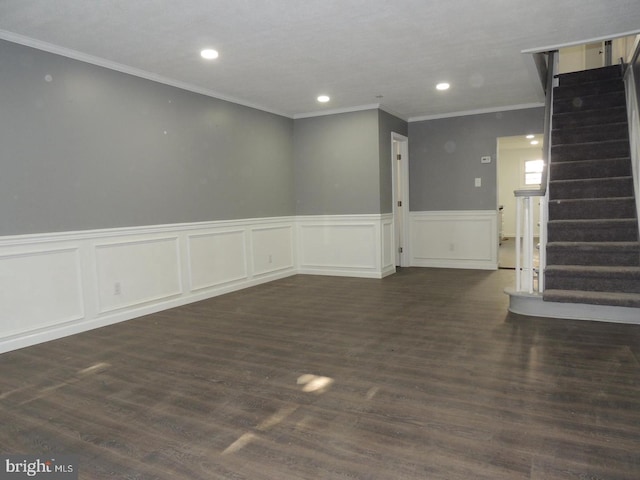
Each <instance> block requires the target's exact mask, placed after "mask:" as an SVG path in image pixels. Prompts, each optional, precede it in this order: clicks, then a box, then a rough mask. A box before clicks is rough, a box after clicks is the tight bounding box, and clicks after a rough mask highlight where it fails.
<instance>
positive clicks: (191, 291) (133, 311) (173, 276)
mask: <svg viewBox="0 0 640 480" xmlns="http://www.w3.org/2000/svg"><path fill="white" fill-rule="evenodd" d="M409 221H410V231H411V237H410V252H411V265H413V266H423V267H448V268H481V269H495V268H497V245H498V240H497V212H494V211H463V212H459V211H458V212H413V213H411V214H410V217H409ZM394 248H395V247H394V230H393V215H392V214H382V215H379V214H373V215H314V216H299V217H276V218H261V219H243V220H231V221H219V222H199V223H189V224H177V225H155V226H143V227H133V228H118V229H105V230H91V231H82V232H59V233H51V234H36V235H19V236H12V237H2V238H0V352H4V351H8V350H13V349H16V348H21V347H25V346H28V345H33V344H35V343H40V342H43V341H47V340H53V339H56V338H60V337H63V336H66V335H71V334H74V333H79V332H82V331H86V330H90V329H92V328H97V327H102V326H106V325H110V324H113V323H116V322H121V321H124V320H129V319H132V318H135V317H138V316H141V315H146V314H150V313H154V312H157V311H160V310H165V309H167V308H172V307H176V306H180V305H184V304H187V303H191V302H195V301H199V300H204V299H206V298H210V297H214V296H216V295H221V294H223V293H228V292H232V291H234V290H239V289H242V288H246V287H249V286H253V285H257V284H260V283H265V282H269V281H272V280H276V279H279V278H284V277H287V276H290V275H294V274H296V273H301V274H314V275H336V276H353V277H366V278H383V277H385V276H387V275H390V274H392V273H394V272H395V253H394Z"/></svg>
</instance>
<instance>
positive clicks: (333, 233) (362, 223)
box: [297, 215, 395, 278]
mask: <svg viewBox="0 0 640 480" xmlns="http://www.w3.org/2000/svg"><path fill="white" fill-rule="evenodd" d="M390 221H392V220H391V216H390V215H323V216H309V217H298V222H297V223H298V248H297V251H298V269H299V272H300V273H309V274H320V275H343V276H354V277H371V278H381V277H383V276H385V275H388V274H390V273H393V272H394V271H395V266H394V265H393V261H394V259H393V258H392V259H391V261H389V258H388V257H386V258H385V257H384V256H385V255H387V256H388V255H389V251H388V250H389V249H391V250H392V249H393V246H392V245H393V240H392V239H393V235H392V234H391V233H389V232H387V231H385V230H384V228H383V224H385V223H389V222H390ZM387 228H388V227H387ZM387 242H390V243H391V246H389V245H387V244H386V243H387ZM383 265H384V267H383Z"/></svg>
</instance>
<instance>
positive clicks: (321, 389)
mask: <svg viewBox="0 0 640 480" xmlns="http://www.w3.org/2000/svg"><path fill="white" fill-rule="evenodd" d="M333 382H334V380H333V378H331V377H324V376H322V375H313V374H311V373H305V374H304V375H300V376H299V377H298V379H297V381H296V384H297V385H300V386H301V389H302V391H303V392H306V393H315V394H318V395H319V394H322V393H325V392H326V391H327V390H329V388H330V387H331V385H332V384H333ZM371 390H374V389H371ZM371 390H369V393H371ZM375 390H376V391H377V389H375ZM369 393H368V394H367V399H370V397H369ZM375 393H376V392H373V393H372V394H371V397H373V395H375ZM298 407H299V406H298V405H286V406H284V407H282V408H281V409H280V410H278V411H277V412H275V413H274V414H273V415H270V416H269V417H267V418H266V419H264V420H263V421H262V422H260V424H258V426H257V427H256V430H257V431H258V432H265V431H267V430H269V429H270V428H273V427H275V426H276V425H278V424H279V423H282V422H283V421H284V420H285V419H286V418H287V417H289V416H290V415H291V414H293V413H294V412H295V411H296V410H297V409H298ZM258 438H259V437H258V435H257V433H252V432H247V433H243V434H242V435H240V437H239V438H238V439H237V440H236V441H234V442H233V443H231V445H229V446H228V447H227V448H225V449H224V450H223V451H222V454H223V455H226V454H229V453H235V452H237V451H239V450H241V449H242V448H244V447H245V446H247V445H248V444H249V443H251V442H253V441H254V440H256V439H258Z"/></svg>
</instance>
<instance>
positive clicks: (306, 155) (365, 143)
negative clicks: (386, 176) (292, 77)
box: [293, 109, 380, 215]
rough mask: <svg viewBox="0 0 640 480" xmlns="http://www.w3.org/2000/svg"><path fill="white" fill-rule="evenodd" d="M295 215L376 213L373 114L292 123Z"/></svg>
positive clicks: (374, 111) (375, 118) (377, 188)
mask: <svg viewBox="0 0 640 480" xmlns="http://www.w3.org/2000/svg"><path fill="white" fill-rule="evenodd" d="M293 131H294V134H293V138H294V149H293V150H294V158H295V198H296V214H298V215H343V214H369V213H380V183H379V182H380V178H379V177H380V168H379V163H380V156H379V152H378V150H379V148H378V110H377V109H372V110H365V111H359V112H350V113H341V114H336V115H326V116H322V117H311V118H302V119H297V120H295V122H294V129H293Z"/></svg>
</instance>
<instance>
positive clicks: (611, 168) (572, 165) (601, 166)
mask: <svg viewBox="0 0 640 480" xmlns="http://www.w3.org/2000/svg"><path fill="white" fill-rule="evenodd" d="M549 175H550V178H551V179H552V180H571V179H582V178H604V177H627V176H630V175H632V168H631V160H629V159H628V158H620V159H614V160H593V161H587V162H579V161H572V162H565V163H552V164H551V165H550V168H549Z"/></svg>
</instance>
